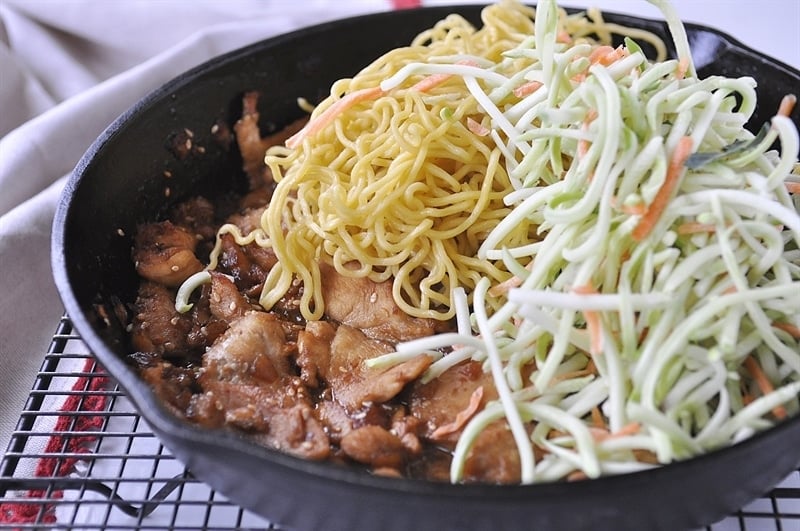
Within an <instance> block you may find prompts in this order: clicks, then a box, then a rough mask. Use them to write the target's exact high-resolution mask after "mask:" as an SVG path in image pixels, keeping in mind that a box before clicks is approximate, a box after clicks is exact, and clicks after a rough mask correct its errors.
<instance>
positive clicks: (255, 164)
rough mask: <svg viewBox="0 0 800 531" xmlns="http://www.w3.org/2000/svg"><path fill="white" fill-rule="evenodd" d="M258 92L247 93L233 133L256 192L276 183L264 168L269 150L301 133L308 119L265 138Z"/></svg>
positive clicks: (252, 188)
mask: <svg viewBox="0 0 800 531" xmlns="http://www.w3.org/2000/svg"><path fill="white" fill-rule="evenodd" d="M258 97H259V94H258V92H255V91H250V92H246V93H245V94H244V96H243V97H242V117H241V118H240V119H239V120H238V121H237V122H236V123H235V124H234V126H233V130H234V131H235V133H236V142H237V143H238V145H239V151H240V152H241V154H242V159H243V161H244V171H245V173H246V174H247V177H248V180H249V183H250V189H251V190H254V189H256V188H260V187H262V186H264V185H266V184H270V183H272V174H271V173H270V172H269V169H268V168H267V166H266V164H264V154H265V153H266V151H267V148H268V147H270V146H274V145H277V144H283V143H284V141H285V140H286V139H287V138H289V137H290V136H292V135H293V134H294V133H296V132H297V131H299V130H300V129H301V128H302V127H303V125H304V124H305V122H306V121H307V119H306V118H304V119H302V120H298V121H296V122H294V123H292V124H289V125H288V126H287V127H285V128H282V129H281V130H280V131H278V132H277V133H275V134H272V135H269V136H266V137H263V138H262V137H261V131H260V130H259V126H258V119H259V112H258V109H257V105H258Z"/></svg>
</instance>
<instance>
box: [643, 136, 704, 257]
mask: <svg viewBox="0 0 800 531" xmlns="http://www.w3.org/2000/svg"><path fill="white" fill-rule="evenodd" d="M692 147H693V146H692V138H691V137H689V136H684V137H682V138H681V139H680V140H679V141H678V145H677V146H676V147H675V150H674V151H673V153H672V158H671V159H670V161H669V166H668V167H667V175H666V177H665V179H664V183H663V184H662V185H661V188H659V189H658V192H656V196H655V198H653V202H652V203H650V206H649V207H648V208H647V212H645V214H644V216H642V218H641V219H640V220H639V223H638V224H637V225H636V227H634V229H633V232H632V233H631V236H632V237H633V239H634V240H635V241H637V242H640V241H642V240H644V239H645V238H646V237H647V235H648V234H650V231H652V230H653V227H654V226H655V224H656V222H657V221H658V218H660V217H661V214H662V213H663V212H664V209H665V208H666V207H667V203H668V202H669V200H670V197H671V196H672V192H673V191H674V190H675V189H676V188H677V187H678V182H679V181H680V178H681V176H682V175H683V169H684V164H686V159H688V158H689V155H691V154H692Z"/></svg>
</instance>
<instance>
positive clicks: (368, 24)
mask: <svg viewBox="0 0 800 531" xmlns="http://www.w3.org/2000/svg"><path fill="white" fill-rule="evenodd" d="M453 11H457V12H460V13H462V14H463V15H464V16H466V17H467V18H468V19H470V20H471V21H473V22H474V23H475V24H479V20H480V19H479V8H478V7H475V6H467V7H453V6H448V7H438V8H423V9H420V10H410V11H401V12H392V13H382V14H376V15H368V16H362V17H358V18H353V19H348V20H343V21H339V22H333V23H326V24H322V25H319V26H315V27H312V28H308V29H303V30H300V31H297V32H294V33H290V34H288V35H283V36H279V37H276V38H272V39H268V40H265V41H263V42H259V43H257V44H254V45H252V46H249V47H246V48H243V49H241V50H238V51H234V52H232V53H229V54H227V55H224V56H222V57H218V58H216V59H213V60H211V61H209V62H208V63H206V64H204V65H202V66H200V67H198V68H195V69H193V70H191V71H189V72H187V73H184V74H182V75H180V76H179V77H177V78H176V79H175V80H173V81H171V82H170V83H167V84H166V85H165V86H163V87H161V88H160V89H158V90H156V91H155V92H154V93H152V94H150V95H149V96H147V97H146V98H144V99H143V100H142V101H140V102H139V103H137V104H136V105H135V106H134V107H133V108H131V109H130V110H129V111H127V112H126V113H125V114H124V115H122V116H121V117H120V118H119V119H118V120H116V121H115V122H114V123H113V124H112V125H111V126H110V127H109V128H108V129H107V130H106V131H105V132H104V133H103V134H102V135H101V136H100V138H98V139H97V141H96V142H95V143H94V144H93V145H92V146H91V147H90V148H89V150H88V151H87V153H86V155H85V156H84V157H83V158H82V160H81V161H80V163H79V164H78V166H77V167H76V168H75V171H74V173H73V174H72V176H71V178H70V179H69V182H68V183H67V186H66V189H65V191H64V194H63V197H62V200H61V203H60V205H59V208H58V211H57V213H56V217H55V223H54V230H53V240H52V256H53V270H54V275H55V280H56V283H57V285H58V289H59V292H60V294H61V297H62V299H63V302H64V305H65V307H66V310H67V312H68V314H69V315H70V317H71V319H72V321H73V323H74V325H75V327H76V329H77V331H78V332H80V334H81V336H82V337H83V339H84V340H85V342H86V343H87V345H88V346H89V348H90V349H91V350H92V352H93V353H94V354H95V356H96V357H97V358H98V360H99V361H100V363H101V364H102V365H103V366H104V367H105V368H106V370H107V371H108V372H109V373H110V374H111V375H112V376H113V377H114V378H115V379H116V380H117V381H118V382H119V384H120V385H121V386H122V388H123V389H124V390H125V392H126V393H127V395H128V396H129V397H130V398H131V400H132V401H133V403H134V404H135V405H136V407H137V409H138V410H139V411H140V412H141V414H142V416H143V417H144V418H145V419H146V421H147V422H148V423H149V425H150V427H151V428H152V430H153V431H154V432H155V434H156V435H157V436H158V437H159V438H160V439H161V441H162V442H163V443H164V445H165V446H166V447H167V448H168V449H169V450H170V451H171V452H172V453H173V454H174V455H175V456H176V457H178V458H179V459H180V460H182V461H183V462H184V463H185V464H186V465H187V466H188V467H189V468H190V469H191V471H192V472H193V473H194V474H195V475H196V476H197V477H198V478H200V479H202V480H203V481H205V482H207V483H208V484H209V485H210V486H211V487H213V488H214V489H216V490H218V491H219V492H221V493H222V494H224V495H226V496H227V497H228V498H229V499H231V500H232V501H234V502H236V503H238V504H240V505H242V506H244V507H245V508H247V509H250V510H252V511H254V512H256V513H258V514H260V515H263V516H264V517H266V518H268V519H270V520H271V521H273V522H275V523H277V524H279V525H281V526H282V527H287V528H289V529H298V530H311V529H324V530H343V531H344V530H348V531H354V530H368V531H373V530H374V531H378V530H381V531H389V530H425V529H430V530H436V531H438V530H446V529H457V530H468V529H475V530H490V529H491V530H500V529H537V530H541V529H569V530H572V529H666V530H676V529H683V528H690V527H698V526H702V525H706V524H709V523H711V522H714V521H716V520H718V519H720V518H722V517H724V516H725V515H726V514H729V513H730V512H732V511H735V510H736V509H738V508H739V507H741V506H742V505H744V504H746V503H747V502H748V501H750V500H752V499H754V498H756V497H758V496H759V495H762V494H763V493H765V492H766V491H768V490H769V489H770V488H771V487H772V486H773V485H775V484H776V483H777V482H779V481H780V480H781V479H782V478H783V477H785V476H786V475H787V474H788V473H789V472H791V471H792V470H793V469H795V468H797V467H798V465H800V417H795V418H792V419H790V420H788V421H784V422H783V423H781V424H780V425H778V426H776V427H774V428H772V429H769V430H767V431H765V432H763V433H760V434H757V435H755V436H754V437H752V438H751V439H749V440H746V441H744V442H742V443H740V444H737V445H735V446H733V447H730V448H727V449H724V450H721V451H716V452H713V453H710V454H707V455H704V456H702V457H698V458H695V459H691V460H688V461H684V462H679V463H675V464H671V465H668V466H664V467H661V468H658V469H655V470H651V471H647V472H639V473H634V474H628V475H624V476H618V477H606V478H601V479H597V480H591V481H583V482H574V483H556V484H544V485H534V486H490V485H469V486H465V485H450V484H435V483H430V482H423V481H412V480H399V479H389V478H383V477H375V476H371V475H368V474H366V473H362V472H360V471H357V470H353V469H349V468H345V467H342V466H338V465H333V464H326V463H317V462H309V461H304V460H300V459H297V458H294V457H291V456H288V455H284V454H281V453H278V452H275V451H270V450H267V449H265V448H262V447H258V446H255V445H253V444H251V443H248V442H246V441H244V440H242V439H239V438H237V437H236V436H234V435H232V434H229V433H222V432H216V431H204V430H202V429H198V428H195V427H194V426H192V425H189V424H187V423H185V422H183V421H181V420H180V419H178V418H177V417H175V416H173V415H172V414H171V413H170V412H168V411H167V410H166V409H165V408H164V407H163V406H162V405H161V403H159V401H158V400H157V399H156V398H155V396H154V395H153V393H152V392H151V391H150V389H149V388H148V386H147V385H145V384H144V383H143V382H142V381H141V380H140V378H139V376H138V375H137V373H136V371H135V370H134V369H133V368H132V367H131V366H129V365H128V364H127V363H126V362H125V361H124V358H125V356H126V354H128V346H127V340H126V334H125V332H124V330H123V329H122V327H121V326H120V325H119V323H118V322H117V320H116V319H115V318H114V313H113V308H114V305H115V303H116V302H117V301H122V302H130V301H131V300H132V299H133V296H134V293H135V286H136V283H137V277H136V275H135V273H134V270H133V265H132V263H131V260H130V249H131V235H132V234H133V232H134V228H135V226H136V225H137V223H140V222H142V221H145V220H153V219H156V218H158V217H159V215H161V214H162V213H163V212H164V210H165V208H166V207H167V206H168V205H169V204H173V203H174V202H177V201H180V200H182V199H185V198H187V197H188V196H191V195H196V194H198V193H204V194H216V193H222V192H224V191H226V190H230V189H236V188H241V187H242V186H243V185H244V178H243V176H242V173H241V171H240V169H239V168H240V165H241V159H240V156H239V155H238V153H237V152H236V149H235V147H234V145H233V144H230V143H229V142H228V141H227V140H226V137H225V135H224V133H225V132H226V131H227V130H229V128H230V127H231V126H232V124H233V123H234V121H235V120H236V118H237V116H238V113H239V112H240V109H241V104H240V103H239V102H240V101H241V95H242V93H243V92H244V91H248V90H253V89H255V90H259V91H261V92H262V94H263V97H262V98H261V100H260V109H259V110H260V112H261V116H262V117H265V119H262V124H261V126H262V129H263V130H264V132H268V131H270V130H272V129H275V128H277V127H280V126H282V125H284V124H287V123H289V122H290V121H292V120H293V119H295V118H297V117H299V116H300V114H301V113H300V111H299V110H298V109H297V105H296V99H297V97H298V96H302V97H305V98H307V99H308V100H310V101H317V100H319V99H321V98H322V97H324V96H325V95H326V91H327V89H328V87H329V86H330V84H331V82H332V81H334V80H335V79H338V78H340V77H346V76H350V75H353V74H354V73H355V72H356V71H358V70H359V69H360V68H361V67H363V66H364V65H366V64H368V63H369V62H371V61H372V60H373V59H375V58H376V57H377V56H378V55H380V54H381V53H383V52H384V51H387V50H388V49H390V48H393V47H397V46H402V45H405V44H407V43H409V42H410V41H411V39H412V38H413V37H414V36H415V35H416V34H417V33H418V32H419V31H421V30H423V29H426V28H428V27H430V26H431V25H432V24H434V23H435V22H436V21H437V20H440V19H441V18H443V17H444V16H446V15H447V14H449V13H450V12H453ZM606 18H607V19H608V20H610V21H614V22H619V23H622V24H625V25H633V26H639V27H642V28H646V29H649V30H651V31H654V32H655V33H657V34H659V35H661V36H662V37H663V38H664V39H665V41H666V42H668V43H669V42H671V39H670V38H669V36H668V34H667V32H666V27H665V25H664V24H663V23H662V22H655V21H649V20H642V19H638V18H634V17H628V16H621V15H613V14H608V15H607V17H606ZM687 30H688V34H689V40H690V43H691V45H692V48H693V53H694V57H695V59H696V63H697V66H698V69H699V72H700V74H701V75H702V76H705V75H709V74H724V75H729V76H741V75H750V76H753V77H754V78H755V79H756V80H758V82H759V86H758V93H759V102H760V103H759V107H758V109H757V110H756V115H755V117H754V118H753V121H752V127H754V128H757V127H758V126H759V125H760V124H762V123H763V122H764V121H766V120H768V119H769V118H770V117H771V115H772V114H773V113H774V112H775V110H776V109H777V107H778V102H779V101H780V99H781V97H782V96H783V95H784V94H786V93H790V92H796V91H797V90H798V88H799V87H800V72H798V71H797V70H796V69H794V68H791V67H788V66H786V65H784V64H781V63H779V62H778V61H775V60H773V59H769V58H766V57H763V56H762V55H760V54H758V53H756V52H754V51H753V50H750V49H748V48H747V47H745V46H743V45H742V44H741V43H739V42H737V41H736V40H734V39H732V38H731V37H729V36H726V35H724V34H721V33H719V32H717V31H714V30H711V29H708V28H705V27H701V26H697V25H688V26H687ZM794 119H795V121H796V122H797V121H798V119H797V115H796V114H795V116H794ZM215 124H217V127H213V126H214V125H215ZM187 130H188V131H191V133H192V134H193V137H191V138H190V140H191V148H190V149H186V148H187V146H188V144H187V143H186V139H187V136H188V133H187ZM212 131H214V132H212ZM181 146H182V148H183V149H181ZM198 147H201V148H202V149H198ZM201 151H202V152H201Z"/></svg>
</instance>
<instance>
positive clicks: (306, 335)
mask: <svg viewBox="0 0 800 531" xmlns="http://www.w3.org/2000/svg"><path fill="white" fill-rule="evenodd" d="M335 335H336V329H335V328H334V327H333V325H332V324H331V323H329V322H327V321H309V322H308V323H306V328H305V330H301V331H300V332H299V333H298V335H297V360H296V362H297V366H298V367H300V378H301V379H302V380H303V382H304V383H305V384H306V385H308V386H309V387H318V386H319V378H323V379H324V378H326V377H327V373H328V368H329V366H330V362H331V342H332V341H333V337H334V336H335Z"/></svg>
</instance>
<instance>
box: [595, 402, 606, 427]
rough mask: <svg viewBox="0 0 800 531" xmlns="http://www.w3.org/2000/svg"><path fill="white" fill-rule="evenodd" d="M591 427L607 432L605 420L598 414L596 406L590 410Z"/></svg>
mask: <svg viewBox="0 0 800 531" xmlns="http://www.w3.org/2000/svg"><path fill="white" fill-rule="evenodd" d="M592 425H593V426H594V427H595V428H598V429H601V430H606V431H608V425H607V424H606V419H605V418H603V414H602V413H601V412H600V408H599V407H597V406H594V407H593V408H592Z"/></svg>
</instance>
